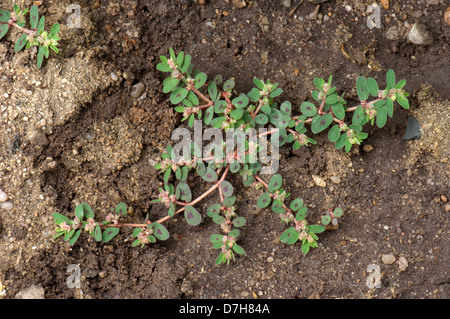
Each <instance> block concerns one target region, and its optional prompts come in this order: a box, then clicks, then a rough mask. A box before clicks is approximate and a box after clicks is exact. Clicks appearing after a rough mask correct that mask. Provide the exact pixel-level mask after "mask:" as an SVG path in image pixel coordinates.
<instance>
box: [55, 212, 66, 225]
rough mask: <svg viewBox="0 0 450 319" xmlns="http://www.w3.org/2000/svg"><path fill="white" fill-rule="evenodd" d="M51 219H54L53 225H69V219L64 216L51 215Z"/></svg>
mask: <svg viewBox="0 0 450 319" xmlns="http://www.w3.org/2000/svg"><path fill="white" fill-rule="evenodd" d="M53 218H54V219H55V224H56V225H59V224H61V223H68V224H69V223H70V219H69V218H67V217H66V216H64V215H61V214H59V213H53Z"/></svg>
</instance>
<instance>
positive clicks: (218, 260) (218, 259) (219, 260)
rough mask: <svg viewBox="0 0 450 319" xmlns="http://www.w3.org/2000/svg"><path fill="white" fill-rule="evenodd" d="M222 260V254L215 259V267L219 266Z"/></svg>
mask: <svg viewBox="0 0 450 319" xmlns="http://www.w3.org/2000/svg"><path fill="white" fill-rule="evenodd" d="M223 259H224V254H223V253H220V254H219V256H217V258H216V265H220V264H221V263H223V262H224V260H223Z"/></svg>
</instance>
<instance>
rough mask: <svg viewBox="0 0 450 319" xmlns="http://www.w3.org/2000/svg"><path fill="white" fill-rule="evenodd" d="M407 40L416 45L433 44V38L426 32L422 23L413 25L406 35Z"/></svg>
mask: <svg viewBox="0 0 450 319" xmlns="http://www.w3.org/2000/svg"><path fill="white" fill-rule="evenodd" d="M408 40H409V41H410V42H412V43H413V44H417V45H431V44H433V36H432V35H431V32H430V31H428V29H427V27H426V25H424V24H422V23H414V24H413V26H412V27H411V30H410V31H409V33H408Z"/></svg>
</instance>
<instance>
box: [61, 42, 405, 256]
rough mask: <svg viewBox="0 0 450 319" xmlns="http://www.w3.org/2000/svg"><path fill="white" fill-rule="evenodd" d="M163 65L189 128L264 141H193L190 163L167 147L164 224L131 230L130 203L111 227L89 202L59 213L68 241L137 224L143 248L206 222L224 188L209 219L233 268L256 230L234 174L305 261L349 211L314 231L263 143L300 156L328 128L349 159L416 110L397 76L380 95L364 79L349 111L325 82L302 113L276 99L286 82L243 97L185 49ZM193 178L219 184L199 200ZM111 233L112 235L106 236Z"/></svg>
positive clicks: (103, 236)
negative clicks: (270, 167) (376, 133)
mask: <svg viewBox="0 0 450 319" xmlns="http://www.w3.org/2000/svg"><path fill="white" fill-rule="evenodd" d="M156 67H157V69H158V70H160V71H162V72H165V73H168V76H167V77H166V78H165V79H164V81H163V91H164V92H165V93H168V94H170V102H171V103H172V104H174V105H175V111H176V112H179V113H180V114H182V121H187V124H188V126H189V127H191V128H192V127H194V126H195V121H201V123H203V124H205V125H206V126H207V127H210V128H215V129H216V130H220V132H223V133H224V134H226V133H227V132H228V133H229V132H237V131H241V132H245V133H246V134H248V135H249V137H252V136H253V137H257V139H255V140H252V139H251V138H249V140H247V139H245V140H244V142H242V143H241V145H238V147H237V150H235V148H232V149H231V150H230V149H229V148H228V147H226V144H227V143H224V142H215V144H214V146H215V147H214V148H212V149H211V151H209V152H203V153H202V152H201V151H200V149H201V148H202V145H198V144H197V143H195V142H190V143H188V145H187V147H185V148H184V149H183V156H179V154H177V152H175V150H174V148H175V147H172V146H171V145H167V148H166V152H164V153H163V154H162V155H161V161H160V162H159V163H157V164H156V165H155V168H156V169H158V170H159V171H160V172H161V174H162V175H163V181H164V186H163V187H161V188H160V189H159V195H158V196H157V198H155V199H153V201H152V202H153V203H155V205H162V207H165V208H166V209H167V216H165V217H163V218H161V219H160V220H158V221H154V222H151V221H149V220H148V219H146V220H145V222H144V223H143V224H126V223H122V221H121V220H120V217H121V216H122V215H124V214H125V212H126V209H125V206H124V204H120V205H122V206H120V207H121V209H117V208H116V210H115V213H118V214H116V215H114V214H112V215H111V214H110V215H109V217H108V219H107V221H103V222H100V223H99V222H96V221H95V220H94V219H93V214H92V211H91V209H90V208H89V206H88V205H87V204H81V206H77V208H76V211H75V215H76V219H75V220H69V219H67V218H66V217H63V216H62V215H60V214H55V220H56V223H57V224H58V226H59V228H58V230H57V235H64V237H65V239H66V240H68V241H69V242H70V243H71V244H74V243H75V241H76V239H77V238H78V235H79V232H80V230H81V229H83V228H84V229H85V230H87V231H88V232H89V233H90V234H91V235H93V236H94V237H95V239H96V240H98V241H101V240H103V241H108V240H110V239H111V238H112V237H113V236H114V235H116V234H117V233H118V231H119V228H121V227H124V226H130V227H134V230H133V236H134V237H135V240H134V242H133V246H138V245H139V246H143V245H146V244H149V243H154V242H156V241H157V240H166V239H168V238H169V233H168V231H167V229H166V228H165V227H164V226H163V225H162V223H163V222H164V221H166V220H168V219H169V218H172V217H174V216H175V215H177V214H180V213H183V214H184V218H185V220H186V222H187V223H188V224H189V225H192V226H196V225H199V224H200V223H201V222H202V219H203V215H202V213H200V212H199V211H198V210H197V208H196V205H197V204H198V203H199V202H200V201H201V200H202V199H204V198H205V197H206V196H208V195H210V194H211V193H213V192H215V191H217V193H218V197H217V198H218V199H217V201H216V202H215V203H214V204H212V205H211V206H210V207H209V208H208V209H207V211H206V216H208V217H209V218H211V219H212V221H213V222H214V223H216V224H218V225H219V228H220V230H221V233H214V234H211V236H210V241H211V243H212V246H213V248H214V249H217V250H218V251H219V255H218V256H217V259H216V264H221V263H227V264H228V263H229V262H230V261H231V260H234V259H235V256H236V254H237V255H242V254H245V251H244V249H243V248H242V247H241V246H240V245H238V244H237V242H238V241H239V236H240V234H241V233H240V230H239V229H240V228H241V227H243V226H244V225H245V224H246V219H245V217H244V216H240V215H239V211H238V209H237V207H238V206H237V203H236V196H235V195H234V188H233V185H232V184H231V183H230V182H229V181H228V180H227V178H228V177H229V176H230V175H231V174H235V175H236V176H238V177H239V176H240V177H241V178H242V182H243V185H244V186H247V187H254V188H256V189H258V190H259V192H260V196H259V198H258V199H257V200H256V204H257V206H258V207H259V208H260V209H265V208H267V207H270V209H271V210H272V211H273V212H274V213H276V214H277V215H278V216H279V217H280V220H281V222H283V223H285V224H286V225H287V229H286V230H285V231H284V232H283V233H282V234H280V241H281V242H282V243H286V244H295V243H300V246H301V250H302V252H303V254H307V253H308V252H309V250H310V248H314V247H317V246H318V245H317V241H318V239H319V238H318V234H320V233H322V232H324V231H325V230H326V229H327V228H326V227H325V226H327V225H328V224H331V225H337V218H339V217H341V216H342V215H343V210H342V208H340V207H336V208H335V209H334V210H332V209H331V208H330V209H328V212H327V214H326V215H325V216H323V217H322V219H321V223H322V225H314V224H310V223H309V222H308V221H307V216H308V209H307V207H306V206H305V204H304V202H303V200H302V199H301V198H294V199H292V200H291V198H290V197H291V194H289V193H288V192H287V191H286V189H285V188H283V178H282V176H281V175H280V174H276V172H274V174H271V177H270V178H269V179H268V180H265V179H264V178H263V174H262V169H263V165H262V162H261V161H260V160H259V157H258V156H257V155H258V154H259V153H260V152H262V151H263V150H265V151H267V148H268V146H267V145H264V143H262V142H261V141H262V138H263V137H267V136H269V135H270V144H271V146H274V147H282V146H284V145H287V144H290V145H291V147H292V150H298V149H300V148H301V147H306V146H309V145H313V144H316V141H315V140H314V139H312V138H311V134H310V133H308V129H307V127H308V126H309V127H310V130H311V132H312V133H313V134H318V133H321V132H323V131H325V130H328V133H327V136H328V139H329V140H330V141H331V142H332V143H334V145H335V147H336V148H337V149H341V148H344V149H345V151H346V152H349V151H350V150H351V148H352V146H353V145H355V144H356V145H360V144H361V143H362V142H363V140H364V139H366V138H367V136H368V134H367V133H365V132H363V126H364V125H365V124H367V123H370V124H372V125H374V124H375V123H376V125H377V126H378V127H380V128H381V127H383V126H384V125H385V124H386V121H387V119H388V117H392V116H393V110H394V102H395V101H397V102H398V103H399V104H400V105H401V106H402V107H403V108H406V109H407V108H409V102H408V99H407V97H408V93H406V92H405V91H404V90H403V87H404V85H405V84H406V81H405V80H401V81H399V82H398V83H396V81H395V74H394V71H393V70H389V71H388V72H387V74H386V82H387V83H386V87H385V88H384V89H380V87H379V85H378V83H377V81H376V80H375V79H373V78H371V77H369V78H365V77H362V76H361V77H359V78H358V79H357V80H356V90H357V95H358V98H359V102H358V103H356V105H354V106H347V102H346V101H345V99H344V95H343V94H342V95H338V93H337V89H336V87H335V86H333V85H332V76H330V77H329V78H328V80H327V81H325V80H324V79H321V78H316V79H314V84H315V87H316V89H315V90H313V91H312V92H311V95H312V100H311V101H305V102H303V103H301V105H300V107H299V108H297V109H295V108H294V107H293V106H292V104H291V103H290V102H289V101H284V102H282V103H277V102H276V101H275V100H276V98H277V97H279V96H280V95H281V94H282V90H281V88H279V87H278V84H277V83H271V82H270V80H266V81H263V80H260V79H257V78H254V79H253V82H254V84H255V87H254V88H252V89H251V91H250V92H248V93H247V94H243V93H240V94H239V93H236V92H235V91H234V86H235V82H234V80H233V79H228V80H226V81H223V78H222V77H221V76H220V75H219V76H216V77H215V78H214V79H212V80H211V81H208V80H207V75H206V74H205V73H202V72H200V71H197V70H194V68H193V65H192V63H191V56H190V55H186V54H184V53H183V52H180V53H178V54H175V52H174V51H173V50H172V49H170V52H169V56H168V57H165V56H161V63H159V64H158V65H157V66H156ZM294 113H296V114H294ZM351 113H353V114H351ZM347 114H350V116H348V115H347ZM256 130H259V133H255V132H256ZM252 134H253V135H252ZM255 134H256V136H255ZM255 141H256V142H255ZM239 146H240V147H239ZM184 151H186V152H184ZM186 154H187V155H186ZM191 174H196V175H197V176H199V178H202V179H203V180H204V181H206V182H207V183H210V184H211V186H210V187H209V188H208V189H207V190H206V191H205V192H204V193H203V194H201V195H200V196H198V197H196V198H193V194H192V191H191V189H190V187H189V184H188V183H187V180H188V178H189V176H190V175H191ZM174 181H176V183H175V184H174V183H173V182H174ZM156 203H160V204H156ZM83 217H84V218H85V219H86V220H83V219H82V218H83ZM101 228H105V230H104V231H103V232H102V231H101ZM329 228H330V227H329Z"/></svg>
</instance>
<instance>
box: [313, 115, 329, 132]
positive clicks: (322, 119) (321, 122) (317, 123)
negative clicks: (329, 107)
mask: <svg viewBox="0 0 450 319" xmlns="http://www.w3.org/2000/svg"><path fill="white" fill-rule="evenodd" d="M332 122H333V115H331V114H330V113H327V114H324V115H322V116H320V115H316V116H315V117H314V118H313V120H312V122H311V131H312V132H313V133H314V134H317V133H320V132H322V131H323V130H325V129H326V128H327V127H328V126H329V125H330V124H331V123H332Z"/></svg>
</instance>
